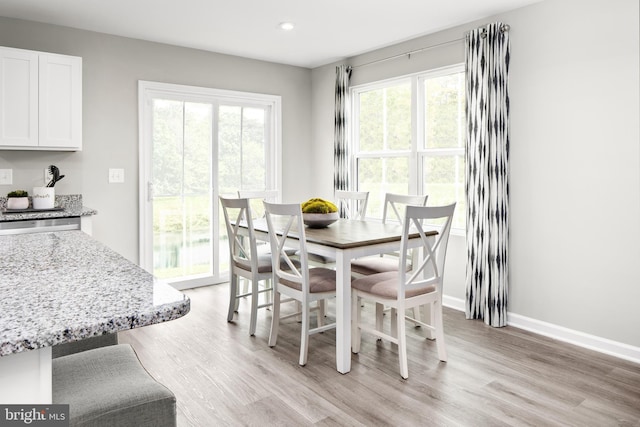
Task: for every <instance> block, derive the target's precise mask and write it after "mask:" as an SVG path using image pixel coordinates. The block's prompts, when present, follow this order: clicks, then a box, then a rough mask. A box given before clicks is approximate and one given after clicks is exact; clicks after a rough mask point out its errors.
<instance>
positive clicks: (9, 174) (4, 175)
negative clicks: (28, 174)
mask: <svg viewBox="0 0 640 427" xmlns="http://www.w3.org/2000/svg"><path fill="white" fill-rule="evenodd" d="M11 184H13V169H0V185H11Z"/></svg>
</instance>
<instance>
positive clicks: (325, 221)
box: [302, 212, 340, 228]
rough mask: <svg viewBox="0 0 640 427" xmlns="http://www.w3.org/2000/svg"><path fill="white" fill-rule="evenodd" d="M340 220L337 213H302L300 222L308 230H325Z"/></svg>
mask: <svg viewBox="0 0 640 427" xmlns="http://www.w3.org/2000/svg"><path fill="white" fill-rule="evenodd" d="M339 218H340V214H339V213H338V212H331V213H326V214H322V213H303V214H302V221H303V222H304V223H305V225H306V226H307V227H309V228H325V227H328V226H329V225H331V224H333V223H334V222H336V221H337V220H338V219H339Z"/></svg>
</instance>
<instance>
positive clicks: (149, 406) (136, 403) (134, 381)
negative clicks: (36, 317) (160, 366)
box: [53, 334, 176, 427]
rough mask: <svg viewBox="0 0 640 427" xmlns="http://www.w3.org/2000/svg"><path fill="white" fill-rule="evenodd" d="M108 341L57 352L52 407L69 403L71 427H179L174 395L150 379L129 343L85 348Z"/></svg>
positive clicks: (75, 346)
mask: <svg viewBox="0 0 640 427" xmlns="http://www.w3.org/2000/svg"><path fill="white" fill-rule="evenodd" d="M114 335H115V334H114ZM109 339H111V338H107V339H106V340H107V341H108V340H109ZM90 340H94V339H93V338H91V339H89V340H86V341H90ZM107 341H105V339H104V338H102V337H98V338H97V339H95V341H93V342H91V343H83V342H82V341H79V342H77V343H70V344H63V345H61V346H59V347H61V349H58V350H56V351H54V352H53V353H54V359H53V403H65V404H69V418H70V426H71V427H74V426H77V427H79V426H82V427H88V426H91V427H98V426H105V427H107V426H108V427H116V426H127V427H129V426H136V427H143V426H149V427H151V426H153V427H164V426H172V427H175V425H176V398H175V396H174V395H173V393H172V392H171V391H170V390H169V389H167V388H166V387H165V386H163V385H161V384H160V383H158V382H157V381H156V380H154V379H153V378H152V377H151V376H150V375H149V373H148V372H147V371H146V370H145V369H144V367H143V366H142V365H141V364H140V361H139V360H138V357H137V356H136V354H135V352H134V351H133V348H132V347H131V346H130V345H128V344H120V345H107V346H106V347H99V348H94V349H90V350H84V348H86V347H87V346H93V345H95V344H104V343H105V342H107ZM65 346H67V347H65ZM55 348H56V347H54V349H55ZM78 349H80V350H81V351H80V352H77V353H73V351H74V350H78ZM82 350H84V351H82ZM68 353H70V354H68ZM56 356H58V357H56Z"/></svg>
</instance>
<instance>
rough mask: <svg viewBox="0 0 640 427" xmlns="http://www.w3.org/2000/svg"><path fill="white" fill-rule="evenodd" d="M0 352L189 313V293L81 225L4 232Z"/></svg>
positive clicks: (0, 258) (0, 259) (0, 274)
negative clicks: (45, 230) (66, 228)
mask: <svg viewBox="0 0 640 427" xmlns="http://www.w3.org/2000/svg"><path fill="white" fill-rule="evenodd" d="M0 295H2V298H0V356H7V355H10V354H13V353H19V352H22V351H26V350H33V349H37V348H41V347H47V346H52V345H56V344H62V343H65V342H70V341H77V340H81V339H85V338H89V337H92V336H96V335H102V334H104V333H112V332H117V331H121V330H126V329H132V328H138V327H142V326H146V325H152V324H155V323H160V322H166V321H169V320H173V319H177V318H179V317H182V316H184V315H185V314H187V313H188V312H189V310H190V300H189V298H188V297H187V296H186V295H184V294H182V293H181V292H179V291H177V290H175V289H174V288H172V287H171V286H169V285H168V284H165V283H163V282H160V281H159V280H157V279H155V278H154V277H153V276H152V275H151V274H149V273H148V272H146V271H145V270H143V269H142V268H140V267H139V266H137V265H135V264H134V263H132V262H130V261H128V260H127V259H125V258H124V257H122V256H121V255H119V254H117V253H116V252H115V251H113V250H111V249H109V248H108V247H106V246H104V245H103V244H101V243H100V242H98V241H97V240H95V239H93V238H92V237H90V236H89V235H87V234H85V233H84V232H82V231H75V230H74V231H60V232H48V233H35V234H21V235H9V236H0Z"/></svg>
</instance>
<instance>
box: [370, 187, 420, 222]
mask: <svg viewBox="0 0 640 427" xmlns="http://www.w3.org/2000/svg"><path fill="white" fill-rule="evenodd" d="M428 197H429V196H427V195H424V196H412V195H405V194H392V193H387V194H385V196H384V207H383V210H382V222H383V223H386V222H387V221H388V220H389V219H391V220H392V221H397V222H399V223H400V224H402V222H403V218H404V215H403V214H402V213H401V209H402V208H401V206H402V205H405V206H424V205H426V204H427V198H428ZM391 213H393V217H391V218H390V215H391Z"/></svg>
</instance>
